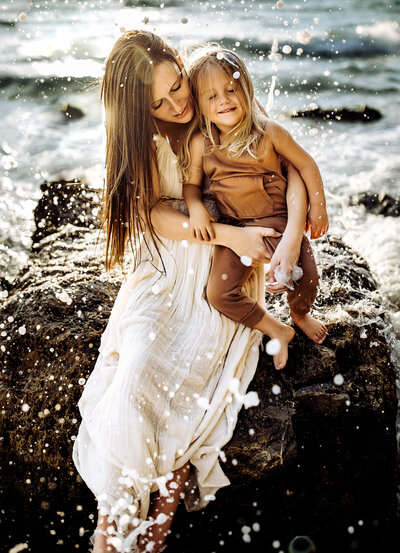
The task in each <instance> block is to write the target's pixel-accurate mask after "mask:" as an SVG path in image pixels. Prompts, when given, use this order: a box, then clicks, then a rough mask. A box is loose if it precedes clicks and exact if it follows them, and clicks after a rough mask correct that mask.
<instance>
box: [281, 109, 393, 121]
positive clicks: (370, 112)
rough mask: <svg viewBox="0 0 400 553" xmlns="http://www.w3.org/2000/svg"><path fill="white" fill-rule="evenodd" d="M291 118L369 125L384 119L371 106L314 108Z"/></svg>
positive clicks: (298, 112)
mask: <svg viewBox="0 0 400 553" xmlns="http://www.w3.org/2000/svg"><path fill="white" fill-rule="evenodd" d="M291 117H312V118H314V119H323V120H324V121H325V120H328V121H344V122H359V123H369V122H371V121H378V119H381V118H382V114H381V113H380V112H379V111H378V110H377V109H375V108H371V107H369V106H360V107H359V108H351V109H349V108H332V109H322V108H318V107H317V108H314V109H307V110H304V111H297V112H296V113H294V114H292V115H291Z"/></svg>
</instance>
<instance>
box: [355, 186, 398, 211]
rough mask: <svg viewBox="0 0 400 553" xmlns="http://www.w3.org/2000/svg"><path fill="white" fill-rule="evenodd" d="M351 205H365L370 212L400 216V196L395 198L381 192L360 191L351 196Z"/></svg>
mask: <svg viewBox="0 0 400 553" xmlns="http://www.w3.org/2000/svg"><path fill="white" fill-rule="evenodd" d="M350 205H363V206H364V207H365V209H366V210H367V211H368V213H372V214H373V215H384V216H385V217H398V216H399V215H400V198H394V197H393V196H390V195H389V194H385V193H384V192H381V193H379V194H377V193H376V192H369V191H368V192H360V194H357V195H355V196H352V197H351V198H350Z"/></svg>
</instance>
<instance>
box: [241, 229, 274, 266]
mask: <svg viewBox="0 0 400 553" xmlns="http://www.w3.org/2000/svg"><path fill="white" fill-rule="evenodd" d="M232 230H233V231H234V232H233V235H232V238H231V242H232V243H231V245H230V248H231V250H233V251H234V252H235V253H236V255H237V256H239V257H243V256H246V257H248V258H250V260H251V265H252V266H253V267H255V266H257V265H262V264H263V263H267V262H268V261H269V260H270V254H269V253H268V250H267V247H266V245H265V242H264V240H263V238H264V236H274V237H279V236H281V233H280V232H278V231H276V230H274V229H272V228H263V227H232Z"/></svg>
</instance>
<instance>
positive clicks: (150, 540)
mask: <svg viewBox="0 0 400 553" xmlns="http://www.w3.org/2000/svg"><path fill="white" fill-rule="evenodd" d="M189 474H190V465H189V463H187V464H186V465H184V466H183V467H182V468H180V469H178V470H176V471H174V477H173V478H172V480H170V481H169V482H168V484H167V488H168V491H169V497H164V496H162V495H160V493H159V492H158V491H157V492H155V494H154V495H153V497H152V501H151V505H150V511H149V514H148V518H153V519H154V520H155V519H156V518H157V517H158V516H159V515H160V514H161V515H165V516H164V517H163V522H161V524H158V523H156V524H153V525H152V526H150V528H148V529H147V530H146V532H144V533H143V534H142V535H141V536H140V538H139V542H138V549H137V553H144V552H145V551H151V552H152V553H159V552H160V551H162V549H163V546H164V542H165V539H166V537H167V534H168V530H169V528H170V526H171V523H172V519H173V518H174V515H175V512H176V509H177V508H178V504H179V500H180V495H181V493H182V492H183V490H184V488H185V484H186V481H187V479H188V478H189ZM147 546H148V549H146V547H147Z"/></svg>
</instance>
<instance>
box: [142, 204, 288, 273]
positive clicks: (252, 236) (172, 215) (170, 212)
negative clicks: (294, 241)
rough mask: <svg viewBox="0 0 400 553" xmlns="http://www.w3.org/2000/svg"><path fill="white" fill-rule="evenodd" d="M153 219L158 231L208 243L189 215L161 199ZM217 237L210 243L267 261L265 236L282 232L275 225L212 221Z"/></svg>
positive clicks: (254, 261)
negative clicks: (192, 226)
mask: <svg viewBox="0 0 400 553" xmlns="http://www.w3.org/2000/svg"><path fill="white" fill-rule="evenodd" d="M151 221H152V223H153V225H154V228H155V230H156V232H157V234H160V235H161V236H164V237H165V238H168V239H170V240H186V241H187V242H191V243H195V244H204V241H203V240H201V239H199V238H195V237H194V236H193V235H192V233H191V232H190V229H189V217H188V216H187V215H185V214H184V213H182V212H181V211H178V210H176V209H173V208H172V207H170V206H168V205H165V204H163V203H162V202H157V203H156V205H155V206H154V207H153V209H152V211H151ZM212 227H213V230H214V233H215V237H214V238H212V239H210V240H209V241H208V242H207V244H214V245H218V246H226V247H227V248H230V249H231V250H233V251H234V252H235V253H236V255H238V256H239V257H242V256H247V257H250V258H251V259H252V265H254V266H255V265H261V264H262V263H266V262H267V261H268V260H269V258H268V257H267V249H266V247H265V243H264V240H263V237H264V236H275V237H277V236H281V233H280V232H277V231H275V230H274V229H271V228H262V227H245V228H241V227H234V226H231V225H225V224H222V223H212Z"/></svg>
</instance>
